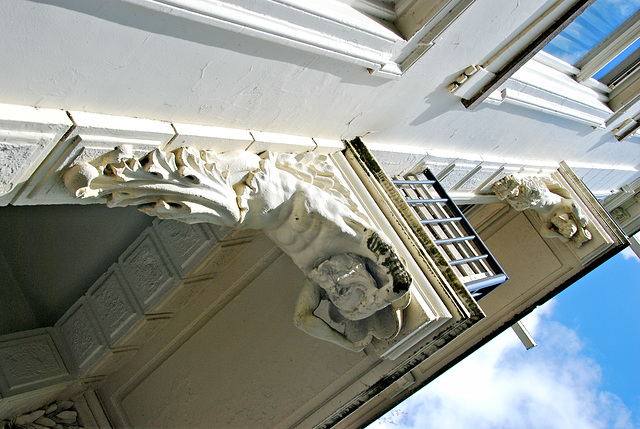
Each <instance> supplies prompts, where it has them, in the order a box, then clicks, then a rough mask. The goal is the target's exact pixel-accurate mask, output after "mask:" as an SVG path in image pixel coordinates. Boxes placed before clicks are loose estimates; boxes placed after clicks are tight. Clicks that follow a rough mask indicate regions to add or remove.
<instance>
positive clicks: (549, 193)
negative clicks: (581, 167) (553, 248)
mask: <svg viewBox="0 0 640 429" xmlns="http://www.w3.org/2000/svg"><path fill="white" fill-rule="evenodd" d="M491 190H492V191H493V192H494V193H495V194H496V195H497V196H498V198H500V199H501V200H503V201H506V202H507V203H509V204H510V205H511V207H513V208H514V209H516V210H518V211H523V210H526V209H531V210H533V211H535V212H536V213H538V214H539V215H540V217H541V218H542V221H543V225H542V227H541V228H540V235H542V236H543V237H553V238H560V239H561V240H563V241H567V242H568V241H572V242H573V243H575V245H576V247H580V246H582V244H583V243H585V242H587V241H589V240H591V232H589V230H588V229H587V224H588V223H589V219H587V217H586V216H584V215H583V214H582V212H581V210H580V206H578V204H577V203H576V201H575V200H574V199H573V198H572V197H571V194H570V193H569V191H567V190H566V189H565V188H563V187H562V186H560V184H559V183H557V182H555V181H554V180H553V179H551V178H550V177H538V176H519V175H517V174H510V175H508V176H505V177H503V178H502V179H500V180H497V181H496V182H494V183H493V185H492V186H491Z"/></svg>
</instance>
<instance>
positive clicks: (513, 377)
mask: <svg viewBox="0 0 640 429" xmlns="http://www.w3.org/2000/svg"><path fill="white" fill-rule="evenodd" d="M554 305H555V303H554V302H553V301H551V302H550V303H547V304H545V305H544V306H542V307H540V308H539V309H538V310H536V311H535V312H534V313H532V314H531V315H530V316H528V317H527V318H525V319H524V321H523V322H524V324H525V325H526V326H527V328H528V330H529V331H530V332H531V333H532V334H533V335H534V337H535V338H536V340H537V341H538V344H540V345H539V346H538V347H536V348H534V349H532V350H530V351H526V350H525V349H524V347H523V345H522V344H521V343H520V342H519V340H518V339H517V337H516V336H515V334H514V333H513V332H511V330H508V331H506V332H504V333H503V334H501V335H499V336H498V337H496V338H495V339H494V340H492V341H491V342H489V343H488V344H487V345H485V346H484V347H483V348H481V349H480V350H478V351H477V352H475V353H474V354H473V355H471V356H469V357H468V358H467V359H465V360H464V361H462V362H461V363H460V364H458V365H456V366H455V367H454V368H452V369H451V370H449V371H448V372H446V373H445V374H443V375H442V376H440V377H439V378H438V379H436V380H435V381H434V382H432V383H431V384H429V385H428V386H427V387H426V388H424V389H422V390H421V391H419V392H418V393H416V394H414V395H413V396H412V397H410V398H409V399H408V400H406V401H405V402H404V403H402V404H400V405H399V406H398V407H396V410H395V412H392V413H391V414H390V415H387V416H386V417H383V418H382V419H380V420H379V421H378V422H376V423H374V424H372V425H371V426H370V428H372V429H376V428H389V429H392V428H393V429H405V428H407V429H408V428H420V429H428V428H437V429H460V428H474V429H484V428H509V429H519V428H523V429H524V428H526V429H536V428H545V429H550V428H551V429H552V428H563V429H564V428H581V429H600V428H603V429H604V428H615V429H627V428H633V425H632V423H631V413H630V411H629V410H628V409H627V407H626V406H625V405H624V404H623V403H622V401H621V400H620V399H619V398H618V397H617V396H616V395H614V394H612V393H610V392H603V391H599V390H598V385H599V383H600V373H601V369H600V367H599V366H598V365H597V363H596V362H594V361H593V360H591V359H589V358H587V357H585V356H584V355H582V354H581V350H582V343H581V341H580V339H579V338H578V336H577V334H576V333H575V331H573V330H571V329H569V328H567V327H565V326H563V325H561V324H559V323H557V322H553V321H551V320H549V315H550V314H551V313H552V312H553V306H554Z"/></svg>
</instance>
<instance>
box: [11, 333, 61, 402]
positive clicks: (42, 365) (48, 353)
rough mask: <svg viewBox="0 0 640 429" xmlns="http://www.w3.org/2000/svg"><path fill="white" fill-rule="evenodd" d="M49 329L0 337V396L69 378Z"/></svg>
mask: <svg viewBox="0 0 640 429" xmlns="http://www.w3.org/2000/svg"><path fill="white" fill-rule="evenodd" d="M52 331H53V329H52V328H41V329H34V330H30V331H23V332H19V333H16V334H10V335H4V336H2V337H0V397H7V396H14V395H17V394H19V393H23V392H28V391H31V390H35V389H39V388H42V387H46V386H51V385H54V384H58V383H62V382H66V381H69V380H70V379H71V376H70V374H69V371H68V370H67V367H66V366H65V364H64V361H63V359H62V357H61V356H60V353H59V352H58V348H57V346H56V343H55V341H54V336H53V335H52V334H53V332H52Z"/></svg>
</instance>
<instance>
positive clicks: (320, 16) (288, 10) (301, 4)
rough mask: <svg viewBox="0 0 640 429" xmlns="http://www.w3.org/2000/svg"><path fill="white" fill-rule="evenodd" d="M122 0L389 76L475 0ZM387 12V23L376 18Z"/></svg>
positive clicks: (406, 65) (407, 64)
mask: <svg viewBox="0 0 640 429" xmlns="http://www.w3.org/2000/svg"><path fill="white" fill-rule="evenodd" d="M123 1H126V2H128V3H132V4H135V5H138V6H142V7H145V8H148V9H152V10H155V11H157V12H161V13H166V14H170V15H174V16H178V17H181V18H184V19H188V20H192V21H196V22H200V23H204V24H207V25H211V26H214V27H218V28H222V29H225V30H228V31H233V32H237V33H242V34H245V35H249V36H252V37H257V38H260V39H263V40H268V41H270V42H274V43H277V44H280V45H285V46H288V47H294V48H297V49H302V50H305V51H310V52H313V53H316V54H319V55H323V56H328V57H331V58H335V59H339V60H342V61H346V62H349V63H352V64H357V65H360V66H363V67H365V68H367V69H368V70H369V72H370V73H372V74H376V75H380V76H383V77H387V78H392V79H394V78H399V77H400V76H402V74H403V73H404V71H406V70H407V69H408V68H409V67H410V66H411V65H412V64H413V63H414V62H415V60H416V59H417V58H419V57H420V56H421V55H422V54H424V53H425V52H426V51H427V50H428V49H429V48H430V47H431V46H432V45H433V44H434V41H435V40H436V39H437V37H438V36H439V35H440V34H441V33H442V32H443V31H444V30H445V29H446V28H447V27H448V26H449V25H450V24H451V23H452V22H453V21H454V20H455V19H456V18H457V17H458V16H459V15H460V14H461V13H462V12H463V11H464V10H466V8H467V7H468V6H469V5H471V4H472V3H473V2H474V1H475V0H436V1H435V2H434V0H397V1H396V2H395V4H396V10H395V11H393V14H392V12H391V11H390V10H389V9H388V8H386V6H385V3H383V2H378V1H376V0H345V1H344V2H341V1H338V0H313V1H309V0H252V1H251V0H123ZM350 4H353V6H351V5H350ZM376 8H377V10H376ZM362 10H364V11H366V12H367V13H363V12H361V11H362ZM368 14H372V15H376V16H377V17H372V16H369V15H368ZM393 16H395V19H394V22H393V23H392V22H386V21H383V20H382V19H380V17H383V18H384V17H393ZM415 16H420V17H421V19H420V20H417V21H416V20H415V19H414V18H412V17H415ZM394 23H395V25H394ZM398 28H403V29H404V32H405V35H406V36H407V37H405V38H403V37H402V34H401V32H400V31H399V30H398Z"/></svg>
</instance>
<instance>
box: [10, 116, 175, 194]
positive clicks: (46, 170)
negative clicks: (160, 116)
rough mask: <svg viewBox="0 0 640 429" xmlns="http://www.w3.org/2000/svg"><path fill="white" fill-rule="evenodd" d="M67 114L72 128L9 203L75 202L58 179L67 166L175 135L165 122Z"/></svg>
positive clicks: (152, 144) (162, 141) (143, 150)
mask: <svg viewBox="0 0 640 429" xmlns="http://www.w3.org/2000/svg"><path fill="white" fill-rule="evenodd" d="M60 112H62V111H60ZM68 114H69V117H70V118H71V119H72V120H73V130H72V131H71V132H70V133H69V134H68V135H66V136H65V138H64V139H63V140H62V141H61V142H60V144H58V145H57V146H56V147H55V148H54V149H53V150H52V151H51V152H50V153H49V154H48V156H47V159H46V160H45V162H43V163H42V164H41V165H40V166H39V167H38V169H37V170H36V171H35V172H34V174H33V175H32V176H31V178H30V179H29V181H28V182H27V184H26V185H25V186H24V187H23V189H22V190H21V192H20V194H19V195H18V196H17V198H15V199H14V201H12V203H13V204H15V205H32V204H61V203H65V204H78V201H75V199H74V198H69V193H68V192H67V191H66V189H64V186H62V183H61V180H60V177H61V175H62V172H63V171H64V170H66V169H67V168H68V167H70V166H71V165H75V164H76V163H79V162H83V161H87V160H89V159H95V158H97V157H99V156H101V155H103V154H105V153H107V152H109V151H111V150H113V148H114V147H115V146H118V145H122V144H127V145H130V146H131V147H132V150H133V152H134V153H137V154H143V153H146V152H148V151H150V150H152V149H154V148H156V147H163V146H165V145H166V144H167V143H169V142H170V141H171V139H173V138H174V137H175V131H174V130H173V128H172V127H171V124H169V123H166V122H159V121H152V120H148V119H137V118H128V117H121V116H108V115H99V114H95V113H86V112H68Z"/></svg>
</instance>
